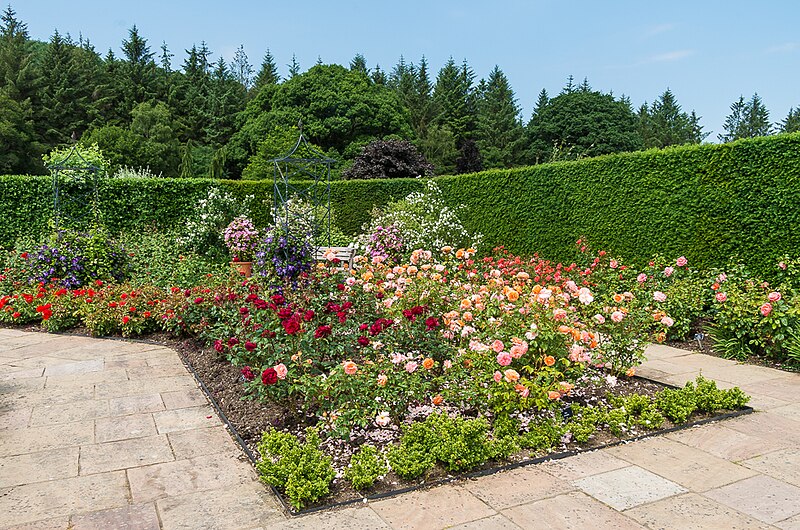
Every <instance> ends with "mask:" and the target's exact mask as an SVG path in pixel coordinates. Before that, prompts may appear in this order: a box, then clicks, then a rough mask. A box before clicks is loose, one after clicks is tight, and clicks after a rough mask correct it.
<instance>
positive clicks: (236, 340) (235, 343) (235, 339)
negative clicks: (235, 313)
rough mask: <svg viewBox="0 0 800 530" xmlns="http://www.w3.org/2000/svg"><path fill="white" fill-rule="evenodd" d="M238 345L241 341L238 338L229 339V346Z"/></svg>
mask: <svg viewBox="0 0 800 530" xmlns="http://www.w3.org/2000/svg"><path fill="white" fill-rule="evenodd" d="M237 344H239V339H237V338H236V337H231V338H229V339H228V346H236V345H237Z"/></svg>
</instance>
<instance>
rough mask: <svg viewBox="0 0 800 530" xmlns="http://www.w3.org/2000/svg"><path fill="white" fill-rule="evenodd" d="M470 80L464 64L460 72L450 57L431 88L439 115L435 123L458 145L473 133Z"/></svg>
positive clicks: (471, 75) (472, 98) (470, 74)
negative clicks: (448, 132) (446, 128)
mask: <svg viewBox="0 0 800 530" xmlns="http://www.w3.org/2000/svg"><path fill="white" fill-rule="evenodd" d="M473 79H474V74H473V73H472V71H471V69H469V67H468V66H467V64H466V62H465V63H464V64H463V65H462V67H461V68H459V67H458V66H457V65H456V63H455V61H454V60H453V58H452V57H451V58H450V59H449V60H448V61H447V62H446V63H445V65H444V66H443V67H442V69H441V70H439V75H438V76H437V77H436V85H435V86H434V88H433V101H434V103H435V105H436V109H437V111H438V114H437V116H436V118H435V119H434V123H435V124H436V125H439V126H447V127H448V128H449V129H450V130H451V131H452V132H453V135H454V136H455V137H456V142H457V143H458V144H459V145H460V144H461V142H462V141H463V140H465V139H467V138H469V137H470V136H471V135H472V134H473V131H474V122H475V115H474V108H475V106H474V103H475V102H474V94H473V91H474V90H473V86H472V81H473Z"/></svg>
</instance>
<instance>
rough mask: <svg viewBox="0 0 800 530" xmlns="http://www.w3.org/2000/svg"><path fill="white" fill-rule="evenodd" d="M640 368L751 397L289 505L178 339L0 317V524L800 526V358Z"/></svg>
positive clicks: (653, 359) (667, 354) (668, 361)
mask: <svg viewBox="0 0 800 530" xmlns="http://www.w3.org/2000/svg"><path fill="white" fill-rule="evenodd" d="M648 357H649V360H648V362H647V363H646V364H645V365H644V366H642V367H641V368H640V370H639V373H640V374H642V375H644V376H646V377H650V378H653V379H658V380H661V381H665V382H669V383H673V384H683V383H684V382H685V381H688V380H692V379H694V378H695V377H696V375H697V374H698V373H700V372H701V371H702V373H703V375H704V376H706V377H708V378H711V379H714V380H716V381H717V383H718V385H719V386H720V387H723V388H725V387H730V386H734V385H738V386H740V387H741V388H742V389H743V390H745V391H746V392H748V393H749V394H751V395H752V396H753V400H752V402H751V404H752V406H753V407H754V408H755V409H756V410H757V412H756V413H753V414H749V415H746V416H742V417H739V418H735V419H731V420H727V421H723V422H719V423H713V424H708V425H704V426H701V427H696V428H692V429H688V430H684V431H679V432H675V433H671V434H667V435H665V436H659V437H654V438H649V439H646V440H641V441H638V442H633V443H629V444H625V445H621V446H617V447H614V448H608V449H603V450H599V451H594V452H591V453H584V454H582V455H579V456H576V457H571V458H567V459H564V460H559V461H553V462H548V463H544V464H538V465H533V466H528V467H524V468H520V469H517V470H513V471H508V472H503V473H499V474H496V475H491V476H487V477H482V478H479V479H476V480H467V481H461V482H457V483H455V484H450V485H445V486H440V487H436V488H433V489H428V490H424V491H417V492H411V493H407V494H403V495H399V496H396V497H393V498H388V499H384V500H380V501H371V502H369V503H364V504H363V505H358V506H356V507H349V508H344V509H339V510H331V511H325V512H320V513H315V514H310V515H307V516H302V517H289V516H288V515H286V514H284V513H283V512H282V510H281V508H280V505H279V503H278V502H277V500H276V499H275V498H274V497H273V495H272V493H270V492H269V491H268V490H267V489H266V488H264V486H263V485H261V484H260V483H259V482H258V480H257V476H256V473H255V472H254V470H253V468H252V466H250V464H249V463H248V461H247V460H246V458H245V457H244V456H243V455H242V453H241V451H240V450H239V448H238V446H237V445H236V444H235V443H234V442H233V440H232V438H231V437H230V435H229V434H228V432H226V430H225V427H224V425H223V424H222V422H221V421H220V419H219V418H218V417H217V416H216V414H215V413H214V411H213V409H212V407H211V406H210V405H209V403H208V401H207V400H206V398H205V396H204V395H203V393H202V392H201V390H200V389H199V388H198V387H197V385H196V384H195V382H194V379H193V378H192V376H191V375H190V374H189V373H188V372H187V371H186V369H185V368H184V366H183V365H182V364H181V361H180V359H179V358H178V355H177V354H176V353H175V352H174V351H172V350H170V349H168V348H165V347H162V346H158V345H150V344H142V343H130V342H124V341H117V340H99V339H91V338H85V337H76V336H64V335H49V334H44V333H28V332H23V331H18V330H10V329H0V528H4V529H5V528H14V529H37V530H50V529H53V530H55V529H59V530H64V529H70V530H83V529H102V530H108V529H136V530H149V529H169V530H172V529H179V528H181V529H183V528H186V529H214V530H224V529H261V528H263V529H266V528H270V529H295V528H298V529H299V528H308V529H320V528H340V529H401V528H409V529H411V528H422V529H429V528H430V529H438V528H459V529H470V528H474V529H489V530H491V529H506V528H508V529H520V528H523V529H528V528H565V529H566V528H584V527H591V528H622V529H627V528H651V529H656V528H676V529H681V530H685V529H689V528H726V529H728V528H730V529H733V528H748V529H754V528H780V529H784V530H789V529H800V375H798V374H789V373H786V372H781V371H777V370H772V369H769V368H763V367H758V366H749V365H740V364H737V363H735V362H733V361H726V360H723V359H718V358H715V357H711V356H708V355H702V354H697V353H689V352H686V351H684V350H677V349H674V348H669V347H665V346H651V347H650V348H649V349H648Z"/></svg>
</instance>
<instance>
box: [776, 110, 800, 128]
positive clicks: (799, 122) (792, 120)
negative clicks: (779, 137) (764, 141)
mask: <svg viewBox="0 0 800 530" xmlns="http://www.w3.org/2000/svg"><path fill="white" fill-rule="evenodd" d="M780 131H781V132H782V133H793V132H798V131H800V107H797V108H791V109H789V114H788V115H787V116H786V117H785V118H784V119H783V121H782V122H781V123H780Z"/></svg>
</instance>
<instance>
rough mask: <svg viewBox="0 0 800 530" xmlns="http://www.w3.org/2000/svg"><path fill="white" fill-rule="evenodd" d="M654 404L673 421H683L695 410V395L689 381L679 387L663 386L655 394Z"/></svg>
mask: <svg viewBox="0 0 800 530" xmlns="http://www.w3.org/2000/svg"><path fill="white" fill-rule="evenodd" d="M655 400H656V406H657V407H658V409H659V410H660V411H661V412H663V413H664V416H666V417H667V418H669V419H670V421H672V422H673V423H685V422H686V420H687V419H689V416H691V415H692V413H693V412H694V411H695V410H697V397H696V396H695V393H694V388H693V387H692V386H691V382H689V383H687V384H686V386H685V387H683V388H681V389H678V390H676V389H672V388H665V389H664V390H662V391H660V392H659V393H658V394H657V395H656V398H655Z"/></svg>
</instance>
